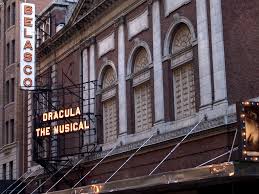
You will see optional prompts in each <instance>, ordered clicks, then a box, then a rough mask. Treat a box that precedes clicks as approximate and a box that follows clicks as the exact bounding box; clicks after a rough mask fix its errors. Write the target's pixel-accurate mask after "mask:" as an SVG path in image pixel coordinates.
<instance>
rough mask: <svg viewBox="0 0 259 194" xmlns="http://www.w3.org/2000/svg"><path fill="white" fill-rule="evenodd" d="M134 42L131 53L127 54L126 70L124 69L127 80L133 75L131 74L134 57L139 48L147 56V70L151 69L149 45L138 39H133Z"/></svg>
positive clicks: (151, 60)
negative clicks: (144, 51)
mask: <svg viewBox="0 0 259 194" xmlns="http://www.w3.org/2000/svg"><path fill="white" fill-rule="evenodd" d="M134 42H135V45H134V47H133V48H132V50H131V52H130V53H129V58H128V63H127V69H126V79H129V78H130V77H132V76H133V75H134V73H133V69H134V67H133V66H134V64H133V62H134V57H135V54H136V52H137V51H138V49H139V48H141V47H143V48H144V49H145V50H146V52H147V54H148V64H147V66H149V68H151V67H153V59H152V53H151V51H150V48H149V45H148V44H147V43H146V42H145V41H142V40H140V39H138V38H136V39H134ZM137 73H138V72H137ZM137 73H136V74H137Z"/></svg>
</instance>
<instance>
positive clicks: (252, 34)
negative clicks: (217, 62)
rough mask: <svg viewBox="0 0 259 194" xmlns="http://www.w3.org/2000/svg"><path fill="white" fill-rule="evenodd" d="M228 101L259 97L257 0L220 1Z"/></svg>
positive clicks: (258, 2) (258, 18) (258, 17)
mask: <svg viewBox="0 0 259 194" xmlns="http://www.w3.org/2000/svg"><path fill="white" fill-rule="evenodd" d="M222 9H223V28H224V43H225V61H226V73H227V74H226V76H227V89H228V98H229V102H230V104H233V103H235V102H236V101H239V100H241V99H249V98H253V97H256V96H259V76H258V75H259V74H258V73H259V65H258V63H259V55H258V53H259V25H258V24H259V1H258V0H250V1H243V0H232V1H222Z"/></svg>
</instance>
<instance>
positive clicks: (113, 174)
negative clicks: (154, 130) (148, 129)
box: [105, 134, 155, 183]
mask: <svg viewBox="0 0 259 194" xmlns="http://www.w3.org/2000/svg"><path fill="white" fill-rule="evenodd" d="M154 135H155V134H152V136H151V137H149V138H148V139H147V140H146V141H145V142H144V143H143V144H142V145H141V146H140V147H139V148H138V149H137V150H136V151H135V152H134V153H133V154H132V155H131V156H130V157H129V158H128V159H127V160H126V161H125V162H124V163H123V164H122V165H121V166H120V167H119V168H118V169H117V170H116V171H115V172H114V173H113V174H112V175H111V176H110V177H109V178H108V179H107V180H106V181H105V183H107V182H108V181H109V180H110V179H111V178H112V177H113V176H114V175H115V174H116V173H117V172H118V171H119V170H120V169H121V168H122V167H123V166H124V165H125V164H126V163H127V162H128V161H129V160H130V159H131V158H132V157H133V156H134V155H135V154H136V153H137V152H138V151H139V150H140V149H141V148H142V147H143V146H144V145H145V144H146V143H147V142H148V141H149V140H150V139H151V138H152V137H153V136H154Z"/></svg>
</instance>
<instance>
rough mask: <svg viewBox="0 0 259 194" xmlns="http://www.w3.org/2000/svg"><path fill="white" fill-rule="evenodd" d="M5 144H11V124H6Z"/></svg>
mask: <svg viewBox="0 0 259 194" xmlns="http://www.w3.org/2000/svg"><path fill="white" fill-rule="evenodd" d="M5 144H9V122H8V121H6V122H5Z"/></svg>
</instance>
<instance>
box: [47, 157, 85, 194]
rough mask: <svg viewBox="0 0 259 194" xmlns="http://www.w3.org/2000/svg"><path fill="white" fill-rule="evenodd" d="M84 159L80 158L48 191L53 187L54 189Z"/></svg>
mask: <svg viewBox="0 0 259 194" xmlns="http://www.w3.org/2000/svg"><path fill="white" fill-rule="evenodd" d="M82 161H83V159H81V160H79V161H78V162H77V163H76V164H75V165H74V166H73V167H72V168H71V169H70V170H69V171H68V172H67V173H66V174H65V175H64V176H63V177H62V178H61V179H59V180H58V181H57V182H56V183H55V184H54V185H53V186H52V187H50V189H49V190H48V191H47V192H46V193H48V192H49V191H50V190H51V189H53V188H54V187H55V186H56V185H57V184H58V183H59V182H60V181H61V180H62V179H63V178H65V177H66V176H67V175H68V174H69V173H70V172H71V171H72V170H73V169H74V168H75V167H76V166H77V165H78V164H80V163H81V162H82Z"/></svg>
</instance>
